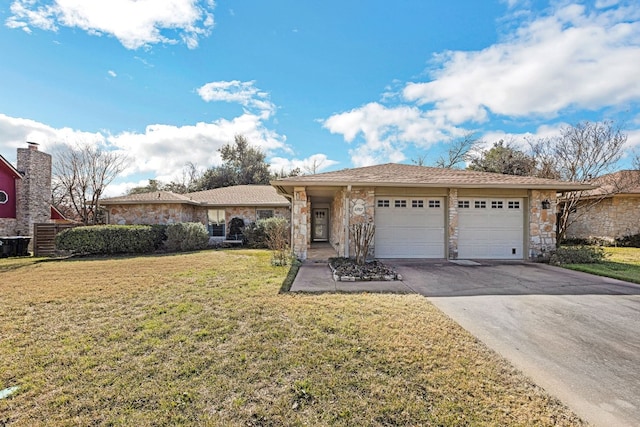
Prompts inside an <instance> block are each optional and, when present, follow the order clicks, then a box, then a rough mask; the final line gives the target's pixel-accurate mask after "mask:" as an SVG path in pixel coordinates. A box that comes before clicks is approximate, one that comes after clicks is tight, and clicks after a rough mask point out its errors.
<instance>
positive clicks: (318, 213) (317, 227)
mask: <svg viewBox="0 0 640 427" xmlns="http://www.w3.org/2000/svg"><path fill="white" fill-rule="evenodd" d="M311 211H312V215H313V217H312V218H313V224H311V225H312V227H313V236H312V239H313V240H315V241H318V240H325V241H326V240H329V209H312V210H311Z"/></svg>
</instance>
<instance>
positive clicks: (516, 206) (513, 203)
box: [507, 200, 520, 209]
mask: <svg viewBox="0 0 640 427" xmlns="http://www.w3.org/2000/svg"><path fill="white" fill-rule="evenodd" d="M507 207H508V208H509V209H520V202H518V201H516V200H510V201H509V203H508V204H507Z"/></svg>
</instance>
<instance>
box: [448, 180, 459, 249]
mask: <svg viewBox="0 0 640 427" xmlns="http://www.w3.org/2000/svg"><path fill="white" fill-rule="evenodd" d="M448 211H449V233H448V235H449V242H448V243H449V245H448V246H449V259H458V189H456V188H450V189H449V203H448Z"/></svg>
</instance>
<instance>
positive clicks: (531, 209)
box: [292, 187, 637, 260]
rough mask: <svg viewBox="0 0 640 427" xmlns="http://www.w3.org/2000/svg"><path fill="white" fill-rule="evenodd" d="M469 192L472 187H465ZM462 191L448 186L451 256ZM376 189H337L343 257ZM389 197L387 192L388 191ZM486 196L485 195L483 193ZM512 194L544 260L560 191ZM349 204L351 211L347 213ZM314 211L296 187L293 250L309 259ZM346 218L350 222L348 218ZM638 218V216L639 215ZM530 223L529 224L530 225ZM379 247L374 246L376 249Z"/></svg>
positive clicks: (333, 221) (531, 243)
mask: <svg viewBox="0 0 640 427" xmlns="http://www.w3.org/2000/svg"><path fill="white" fill-rule="evenodd" d="M465 191H466V192H468V190H465ZM458 193H459V190H458V189H456V188H450V189H448V192H447V194H448V196H447V197H446V199H447V201H446V202H445V203H446V206H447V213H448V215H447V224H446V229H447V234H448V240H447V249H448V259H457V258H458V236H459V233H458V230H459V223H458V209H457V206H458ZM375 196H376V194H375V188H372V187H371V188H364V187H359V188H352V189H351V191H348V188H346V187H345V188H343V189H341V190H338V191H336V193H335V195H334V198H333V201H332V202H331V208H330V218H329V219H330V225H329V230H330V235H329V241H330V243H331V245H332V246H333V248H334V249H335V250H336V251H337V253H338V254H339V255H341V256H350V255H352V254H353V245H352V244H351V243H350V242H349V240H350V239H349V235H348V226H349V224H350V223H353V222H354V221H361V220H363V218H370V220H371V221H375ZM385 196H386V193H385ZM483 196H484V195H483ZM505 196H508V197H523V198H524V203H525V205H526V206H528V211H527V212H525V216H524V218H523V221H525V233H526V236H527V238H528V242H527V241H525V245H526V246H528V247H527V248H525V249H528V258H529V259H531V260H541V259H544V258H546V257H547V256H548V255H549V253H550V252H551V251H552V250H553V249H555V246H556V232H555V230H556V215H555V212H556V205H557V201H556V193H555V191H538V190H531V191H529V192H528V195H527V196H525V194H524V193H522V194H521V195H519V194H517V193H513V195H511V194H507V193H505ZM357 199H362V200H364V201H365V206H366V211H365V215H354V214H353V209H352V208H353V205H354V201H355V200H357ZM543 201H549V204H550V207H549V208H548V209H543V207H542V202H543ZM346 206H348V208H349V212H348V213H347V212H346ZM310 211H311V200H309V198H308V197H307V192H306V189H305V187H295V189H294V197H293V212H292V225H293V228H292V241H293V250H294V253H295V255H296V256H298V257H299V258H301V259H306V257H307V249H308V248H309V246H310V244H311V241H310V235H309V230H310V228H309V221H310ZM345 217H346V218H347V219H348V222H346V221H345ZM636 218H637V216H636ZM527 224H528V226H527ZM346 248H348V251H346V250H345V249H346ZM374 249H375V248H372V250H374Z"/></svg>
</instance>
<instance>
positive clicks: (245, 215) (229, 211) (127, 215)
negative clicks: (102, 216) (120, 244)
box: [108, 203, 290, 225]
mask: <svg viewBox="0 0 640 427" xmlns="http://www.w3.org/2000/svg"><path fill="white" fill-rule="evenodd" d="M209 209H223V208H216V207H206V206H204V207H203V206H192V205H187V204H183V203H154V204H150V203H145V204H126V205H110V206H109V209H108V212H109V224H119V225H125V224H127V225H128V224H175V223H178V222H201V223H203V224H205V225H206V224H207V221H208V219H207V211H208V210H209ZM262 209H264V210H273V211H274V212H273V214H274V216H275V217H279V218H286V219H287V220H290V210H289V208H287V207H256V206H232V207H227V208H224V210H225V220H226V223H227V224H229V222H230V221H231V220H232V219H233V218H236V217H238V218H242V219H243V220H244V222H245V224H249V223H252V222H255V221H256V218H257V211H258V210H262Z"/></svg>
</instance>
